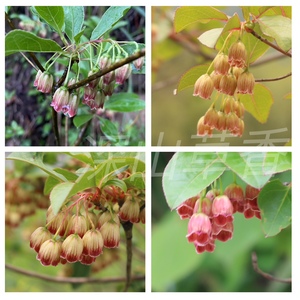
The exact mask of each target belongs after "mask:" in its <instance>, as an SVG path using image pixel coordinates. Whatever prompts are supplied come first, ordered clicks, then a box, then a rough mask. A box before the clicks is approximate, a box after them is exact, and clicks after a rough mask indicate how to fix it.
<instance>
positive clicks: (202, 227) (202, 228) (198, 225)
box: [186, 213, 211, 246]
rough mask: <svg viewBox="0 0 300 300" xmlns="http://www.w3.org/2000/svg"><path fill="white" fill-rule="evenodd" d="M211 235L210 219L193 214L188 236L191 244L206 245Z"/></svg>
mask: <svg viewBox="0 0 300 300" xmlns="http://www.w3.org/2000/svg"><path fill="white" fill-rule="evenodd" d="M210 234H211V222H210V220H209V217H208V216H207V215H205V214H203V213H196V214H193V215H192V217H191V218H190V220H189V224H188V234H187V235H186V237H187V239H188V241H189V243H197V244H198V245H202V246H204V245H206V244H207V243H208V241H209V238H210Z"/></svg>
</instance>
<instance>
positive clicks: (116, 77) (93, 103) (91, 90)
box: [33, 54, 144, 117]
mask: <svg viewBox="0 0 300 300" xmlns="http://www.w3.org/2000/svg"><path fill="white" fill-rule="evenodd" d="M124 58H125V57H122V56H118V57H116V58H115V59H114V60H113V59H112V58H111V56H110V55H108V54H103V55H102V56H101V57H100V59H99V62H98V64H97V65H96V66H95V67H94V68H93V69H92V70H90V71H89V73H88V76H91V75H93V74H95V73H97V72H98V71H100V70H104V69H106V68H109V67H110V66H111V65H112V64H114V63H116V62H118V61H120V60H123V59H124ZM143 63H144V58H143V57H141V58H139V59H137V60H135V61H134V62H133V65H134V67H135V68H136V69H137V70H140V69H141V68H142V66H143ZM131 72H132V67H131V64H125V65H123V66H121V67H119V68H117V69H115V70H113V71H111V72H108V73H106V74H104V75H103V76H102V77H98V78H96V79H94V80H92V81H90V82H89V83H88V84H86V85H85V86H84V88H83V95H82V96H81V93H80V89H76V90H73V92H71V93H70V92H69V89H68V86H71V85H73V84H75V83H76V82H77V81H76V80H75V79H74V78H72V79H70V80H69V81H68V83H67V84H65V85H63V86H61V87H59V88H58V89H56V91H55V92H54V95H53V98H52V102H51V104H50V105H51V106H52V107H53V109H54V110H55V111H56V112H62V113H63V114H65V115H68V116H69V117H74V116H75V115H76V113H77V110H78V106H79V102H80V98H81V97H82V103H83V104H86V105H88V106H89V107H90V109H92V110H97V109H100V108H103V106H104V102H105V101H106V100H107V99H108V98H109V96H111V95H112V94H113V92H114V89H115V87H116V86H119V85H122V84H124V82H125V81H126V79H128V77H129V76H130V74H131ZM33 85H34V86H35V87H36V88H37V90H39V91H40V92H42V93H46V94H47V93H50V92H52V89H53V87H54V81H53V76H52V75H51V74H50V73H49V72H48V71H45V72H42V71H40V70H39V71H38V72H37V74H36V77H35V80H34V84H33Z"/></svg>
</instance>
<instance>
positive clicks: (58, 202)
mask: <svg viewBox="0 0 300 300" xmlns="http://www.w3.org/2000/svg"><path fill="white" fill-rule="evenodd" d="M73 186H74V183H73V182H63V183H60V184H58V185H56V186H55V187H54V188H53V189H52V191H51V193H50V201H51V207H52V210H53V213H54V215H56V214H57V213H58V212H59V210H60V208H61V207H62V205H63V204H64V202H65V200H66V199H67V198H68V195H69V193H70V191H71V190H72V188H73Z"/></svg>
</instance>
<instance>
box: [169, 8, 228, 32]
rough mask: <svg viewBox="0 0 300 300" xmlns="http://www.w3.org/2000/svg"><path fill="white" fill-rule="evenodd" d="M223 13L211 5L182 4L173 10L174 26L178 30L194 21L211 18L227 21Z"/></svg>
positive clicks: (205, 21) (209, 19)
mask: <svg viewBox="0 0 300 300" xmlns="http://www.w3.org/2000/svg"><path fill="white" fill-rule="evenodd" d="M227 19H228V17H227V15H226V14H225V13H223V12H221V11H220V10H218V9H216V8H214V7H211V6H183V7H179V8H178V9H177V10H176V12H175V17H174V28H175V31H176V32H180V31H181V30H183V29H184V28H185V27H187V26H189V25H191V24H193V23H195V22H200V23H207V22H210V21H212V20H221V21H227Z"/></svg>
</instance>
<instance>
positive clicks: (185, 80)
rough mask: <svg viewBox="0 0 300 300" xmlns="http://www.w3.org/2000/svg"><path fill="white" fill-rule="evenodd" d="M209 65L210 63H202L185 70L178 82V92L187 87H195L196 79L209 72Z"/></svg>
mask: <svg viewBox="0 0 300 300" xmlns="http://www.w3.org/2000/svg"><path fill="white" fill-rule="evenodd" d="M208 67H209V65H200V66H196V67H193V68H191V69H190V70H188V71H187V72H185V73H184V74H183V75H182V76H181V78H180V80H179V82H178V86H177V90H176V93H178V92H181V91H182V90H184V89H186V88H190V87H194V85H195V82H196V80H197V79H198V78H199V77H200V76H201V75H203V74H205V73H206V72H207V69H208Z"/></svg>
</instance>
